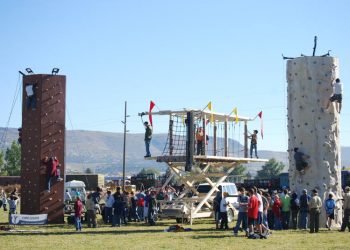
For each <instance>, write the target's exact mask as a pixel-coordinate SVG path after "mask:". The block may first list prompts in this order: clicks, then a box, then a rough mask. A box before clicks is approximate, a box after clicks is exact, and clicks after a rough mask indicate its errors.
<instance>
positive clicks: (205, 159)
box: [145, 155, 269, 163]
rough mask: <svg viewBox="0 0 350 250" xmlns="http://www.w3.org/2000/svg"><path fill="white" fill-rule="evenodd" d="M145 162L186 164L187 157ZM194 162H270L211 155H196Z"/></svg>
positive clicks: (171, 157)
mask: <svg viewBox="0 0 350 250" xmlns="http://www.w3.org/2000/svg"><path fill="white" fill-rule="evenodd" d="M145 160H153V161H157V162H179V163H180V162H186V156H171V155H169V156H155V157H145ZM194 160H195V161H197V162H203V163H204V162H213V163H221V162H225V163H234V162H239V163H249V162H262V163H264V162H268V161H269V160H267V159H260V158H259V159H256V158H241V157H225V156H210V155H196V156H194Z"/></svg>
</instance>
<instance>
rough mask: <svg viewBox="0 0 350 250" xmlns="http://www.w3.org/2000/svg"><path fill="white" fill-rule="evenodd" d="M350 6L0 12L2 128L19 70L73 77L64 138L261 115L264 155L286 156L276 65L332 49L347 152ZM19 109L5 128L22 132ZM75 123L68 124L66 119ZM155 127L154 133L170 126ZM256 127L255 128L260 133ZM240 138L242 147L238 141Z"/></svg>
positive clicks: (224, 4) (191, 4)
mask: <svg viewBox="0 0 350 250" xmlns="http://www.w3.org/2000/svg"><path fill="white" fill-rule="evenodd" d="M349 7H350V2H349V1H346V0H344V1H313V0H309V1H304V0H296V1H277V0H276V1H272V0H270V1H203V0H201V1H188V0H187V1H116V0H114V1H112V0H111V1H82V0H77V1H68V0H67V1H66V0H62V1H44V0H41V1H39V0H37V1H36V0H33V1H17V0H12V1H1V2H0V32H1V39H0V62H1V67H0V90H1V91H0V100H1V105H0V126H1V127H4V126H6V122H7V119H8V117H9V112H10V109H11V103H12V100H13V98H14V92H15V88H16V84H17V81H18V70H22V71H23V70H24V69H25V68H27V67H30V68H32V69H33V71H34V72H35V73H50V72H51V69H52V68H53V67H59V68H60V73H61V74H64V75H66V76H67V110H68V112H69V117H70V118H71V122H70V121H68V120H67V123H66V127H67V129H84V130H98V131H110V132H122V131H123V124H122V123H121V122H120V121H121V120H122V119H123V113H124V101H127V102H128V113H129V115H130V117H129V120H128V129H129V130H130V132H132V133H141V132H143V127H142V124H141V122H140V118H139V117H138V116H137V113H139V112H141V111H145V110H147V109H148V105H149V101H150V100H154V101H155V103H156V104H157V106H158V107H159V108H160V109H174V110H175V109H182V108H185V107H187V108H189V107H191V108H203V107H205V106H206V104H207V103H208V102H209V101H212V103H213V109H214V110H215V111H217V112H221V113H229V112H231V110H232V108H234V107H238V112H239V114H240V115H243V116H249V117H253V116H255V115H256V114H257V113H258V112H259V111H260V110H263V113H264V130H265V138H264V140H263V141H260V142H259V148H261V149H270V150H279V151H285V150H286V149H287V139H288V133H287V129H286V125H287V122H286V103H287V102H286V86H287V83H286V78H285V75H286V72H285V70H286V61H283V60H282V57H281V54H282V53H283V54H284V55H287V56H299V55H300V53H303V54H306V55H311V54H312V48H313V38H314V36H315V35H317V36H318V46H317V51H316V54H318V55H320V54H324V53H326V52H327V51H328V50H329V49H330V50H332V51H331V55H332V56H335V57H339V60H340V76H341V79H342V81H343V83H344V85H345V86H344V89H345V95H344V100H343V112H342V116H341V142H342V145H343V146H349V145H350V143H349V141H350V129H349V128H348V127H347V124H349V123H350V116H349V115H350V112H349V98H347V97H346V96H347V95H346V93H347V84H348V83H349V82H350V73H349V70H347V69H348V68H349V67H350V57H349V51H350V50H349V44H350V33H349V31H348V30H349V27H350V17H349V15H348V10H349ZM20 107H21V105H20V100H19V101H17V103H16V106H15V109H14V112H13V115H12V117H11V120H10V124H9V126H10V127H19V126H20V124H21V110H20ZM67 117H68V116H67ZM154 119H155V121H154V122H155V128H154V129H155V133H160V132H166V129H167V120H166V119H158V118H154ZM259 126H260V125H259V121H256V122H255V123H252V124H251V125H250V126H249V129H250V130H253V129H255V128H259ZM241 138H242V137H241Z"/></svg>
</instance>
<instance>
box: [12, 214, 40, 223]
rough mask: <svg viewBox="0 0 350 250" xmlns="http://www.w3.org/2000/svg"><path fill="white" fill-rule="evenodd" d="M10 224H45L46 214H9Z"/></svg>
mask: <svg viewBox="0 0 350 250" xmlns="http://www.w3.org/2000/svg"><path fill="white" fill-rule="evenodd" d="M10 224H12V225H44V224H47V214H11V218H10Z"/></svg>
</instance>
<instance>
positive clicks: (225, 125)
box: [224, 117, 228, 157]
mask: <svg viewBox="0 0 350 250" xmlns="http://www.w3.org/2000/svg"><path fill="white" fill-rule="evenodd" d="M224 129H225V131H224V149H225V157H227V156H228V133H227V130H228V126H227V117H226V118H225V124H224Z"/></svg>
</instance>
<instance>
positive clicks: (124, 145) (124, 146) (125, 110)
mask: <svg viewBox="0 0 350 250" xmlns="http://www.w3.org/2000/svg"><path fill="white" fill-rule="evenodd" d="M126 112H127V102H125V109H124V122H122V123H124V143H123V191H124V190H125V149H126V117H127V114H126Z"/></svg>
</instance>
